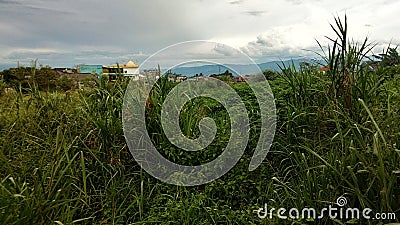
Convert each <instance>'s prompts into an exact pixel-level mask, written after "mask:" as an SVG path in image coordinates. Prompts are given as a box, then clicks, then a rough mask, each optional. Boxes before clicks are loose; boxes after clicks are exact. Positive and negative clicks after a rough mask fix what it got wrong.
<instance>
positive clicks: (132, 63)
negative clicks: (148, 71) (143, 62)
mask: <svg viewBox="0 0 400 225" xmlns="http://www.w3.org/2000/svg"><path fill="white" fill-rule="evenodd" d="M138 67H139V66H138V65H136V64H135V63H134V62H132V61H129V62H128V63H127V64H126V66H125V68H138Z"/></svg>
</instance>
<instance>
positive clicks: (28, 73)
mask: <svg viewBox="0 0 400 225" xmlns="http://www.w3.org/2000/svg"><path fill="white" fill-rule="evenodd" d="M0 77H1V78H2V79H1V81H0V82H1V83H0V86H1V87H0V88H1V89H0V91H2V89H5V88H14V89H16V90H21V91H24V90H27V89H32V88H36V89H38V90H40V91H55V90H58V91H67V90H70V89H74V88H76V82H74V80H73V79H70V78H68V77H66V76H60V75H58V74H57V72H56V71H54V70H53V69H52V68H51V67H49V66H40V67H39V68H36V66H32V67H18V68H10V69H6V70H4V71H2V72H0Z"/></svg>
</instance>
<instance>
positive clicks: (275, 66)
mask: <svg viewBox="0 0 400 225" xmlns="http://www.w3.org/2000/svg"><path fill="white" fill-rule="evenodd" d="M292 62H293V63H294V65H295V67H296V68H299V65H300V63H301V62H309V63H311V62H312V60H311V59H308V58H300V59H293V60H286V61H272V62H265V63H260V64H257V65H258V67H259V68H260V69H261V71H264V70H273V71H280V68H279V66H282V63H283V64H285V66H289V65H292ZM228 67H234V68H240V70H241V71H251V68H254V67H252V66H251V65H240V64H228V65H226V66H222V65H214V64H212V65H203V66H193V67H178V68H175V69H172V70H171V72H172V73H176V74H182V75H184V76H188V77H191V76H195V75H196V74H200V73H202V74H203V75H204V76H209V75H212V74H220V73H223V72H225V71H226V70H229V71H230V72H231V73H232V74H233V75H235V76H237V75H238V74H236V73H235V72H234V71H232V70H230V69H229V68H228ZM242 75H246V74H242Z"/></svg>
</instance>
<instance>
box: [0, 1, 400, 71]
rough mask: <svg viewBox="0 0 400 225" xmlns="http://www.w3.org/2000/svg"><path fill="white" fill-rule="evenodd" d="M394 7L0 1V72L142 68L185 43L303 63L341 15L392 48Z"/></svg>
mask: <svg viewBox="0 0 400 225" xmlns="http://www.w3.org/2000/svg"><path fill="white" fill-rule="evenodd" d="M399 7H400V3H399V1H394V2H388V1H384V0H377V1H372V0H371V1H361V0H355V1H352V2H347V1H345V0H339V1H337V2H335V3H332V2H328V1H323V0H320V1H316V0H287V1H278V0H272V1H263V0H253V1H248V0H237V1H233V0H226V1H213V0H198V1H184V0H171V1H164V0H154V1H145V0H137V1H131V0H116V1H106V0H74V1H67V0H52V1H50V0H30V1H27V0H0V49H1V51H0V67H1V65H10V64H14V63H15V62H16V61H29V60H31V59H36V58H38V60H39V62H41V63H42V64H49V65H51V66H61V65H65V66H73V65H76V64H79V63H102V64H107V63H114V62H116V61H118V60H121V61H122V60H135V61H143V60H144V59H145V58H146V56H148V55H151V54H153V53H154V52H156V51H157V50H159V49H161V48H164V47H166V46H168V45H171V44H175V43H178V42H182V41H189V40H214V41H220V42H223V43H226V44H229V45H232V46H233V47H236V48H240V49H241V50H242V51H244V52H246V53H247V54H249V55H250V56H252V57H254V59H255V60H256V61H259V62H262V61H266V60H269V59H271V58H272V56H273V57H275V58H287V57H292V56H296V55H303V54H304V51H303V50H302V49H309V48H312V47H313V45H314V44H315V43H314V39H315V38H319V37H321V36H323V35H327V32H328V31H329V22H332V20H333V16H334V15H343V14H344V13H345V12H346V13H347V14H348V15H349V20H350V22H349V23H350V29H351V31H352V33H353V34H356V36H357V35H361V36H362V35H368V36H370V38H371V39H372V40H376V41H377V42H380V43H388V42H389V41H392V43H394V44H397V43H398V42H399V40H398V39H396V37H399V36H400V29H399V28H400V25H399V24H398V23H395V22H394V21H396V19H395V18H397V12H396V10H395V9H396V8H397V9H398V8H399ZM371 11H373V12H374V15H373V16H371V15H368V13H366V12H371ZM365 24H368V26H365ZM299 27H300V28H301V29H299ZM326 28H327V29H326ZM302 30H303V31H302ZM356 38H357V37H356ZM314 47H315V46H314ZM217 51H218V49H217ZM140 52H143V53H140ZM199 54H201V52H199Z"/></svg>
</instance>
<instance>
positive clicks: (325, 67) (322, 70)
mask: <svg viewBox="0 0 400 225" xmlns="http://www.w3.org/2000/svg"><path fill="white" fill-rule="evenodd" d="M328 70H329V66H323V67H321V68H320V69H319V72H321V73H322V74H325V73H326V71H328Z"/></svg>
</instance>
